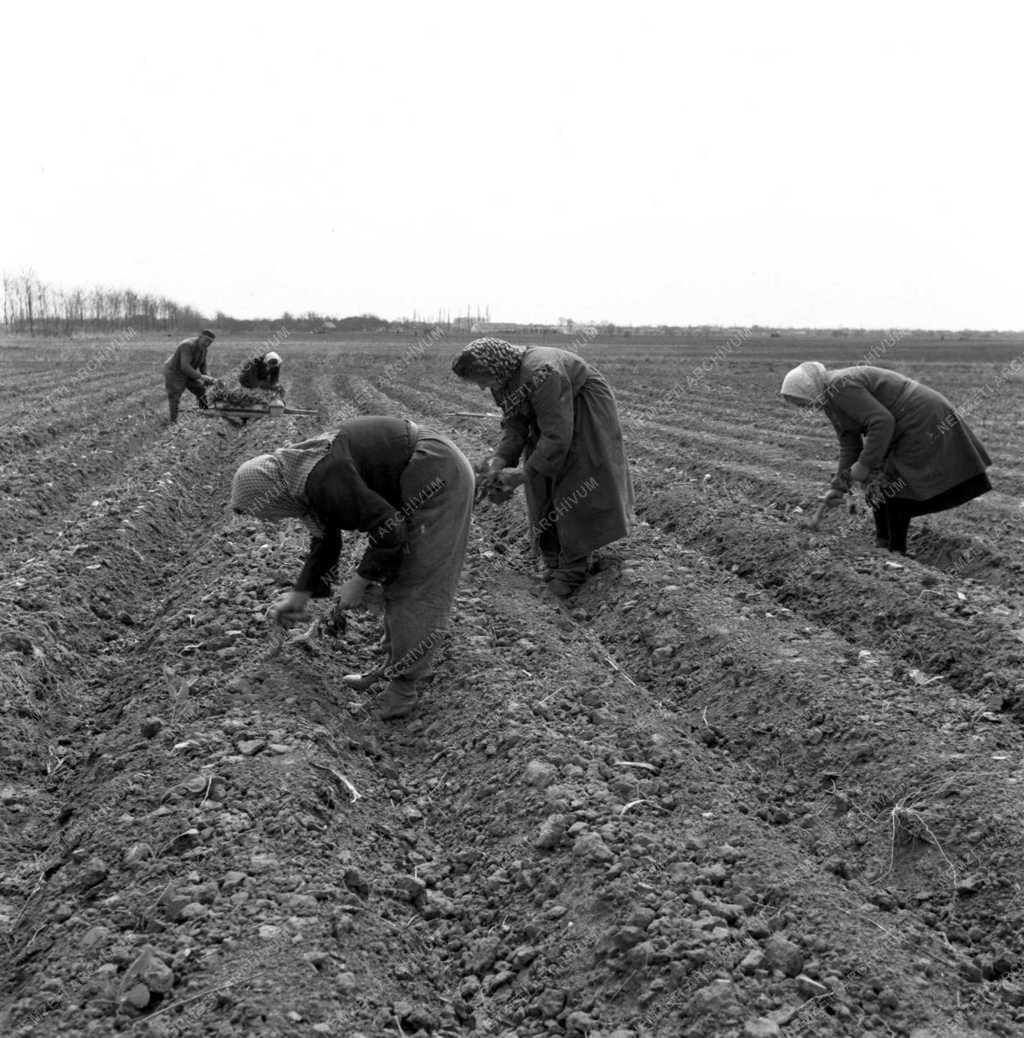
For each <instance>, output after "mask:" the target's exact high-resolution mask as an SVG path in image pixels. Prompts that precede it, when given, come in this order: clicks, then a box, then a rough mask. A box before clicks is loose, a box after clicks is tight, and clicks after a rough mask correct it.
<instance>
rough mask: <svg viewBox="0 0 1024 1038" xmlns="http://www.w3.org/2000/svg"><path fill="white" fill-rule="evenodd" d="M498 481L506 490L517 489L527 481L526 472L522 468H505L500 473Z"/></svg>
mask: <svg viewBox="0 0 1024 1038" xmlns="http://www.w3.org/2000/svg"><path fill="white" fill-rule="evenodd" d="M497 482H498V484H499V485H500V486H502V487H504V489H505V490H515V488H516V487H521V486H522V485H523V484H524V483H525V482H526V473H525V472H523V470H522V469H504V470H503V471H501V472H499V473H498V476H497Z"/></svg>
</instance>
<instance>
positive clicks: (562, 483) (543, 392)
mask: <svg viewBox="0 0 1024 1038" xmlns="http://www.w3.org/2000/svg"><path fill="white" fill-rule="evenodd" d="M452 370H453V371H454V372H455V374H456V375H458V376H459V378H462V379H465V380H466V381H468V382H473V383H475V384H476V385H478V386H480V387H481V388H483V389H489V390H490V391H491V394H492V396H493V397H494V400H495V402H496V403H497V404H498V405H499V406H500V407H501V410H502V416H503V420H502V430H503V435H502V438H501V441H500V442H499V443H498V446H497V447H496V448H495V450H494V457H493V458H491V459H490V461H489V462H488V463H487V469H488V472H490V473H492V474H494V473H501V482H502V483H503V485H504V486H506V487H514V486H518V485H519V484H525V487H526V501H527V507H528V509H529V515H530V526H531V531H532V534H533V539H534V544H535V546H536V548H537V549H538V551H539V552H540V555H541V558H542V559H543V561H544V565H545V567H546V570H547V573H546V579H547V581H548V587H549V588H550V589H551V591H552V592H553V593H554V594H556V595H558V596H559V597H563V598H564V597H566V596H568V595H571V594H572V593H573V591H575V590H576V589H577V588H578V587H579V586H580V585H581V584H582V583H583V582H584V580H586V576H587V566H588V558H589V554H590V552H592V551H594V550H596V549H597V548H601V547H603V546H604V545H606V544H611V543H612V542H613V541H617V540H619V538H621V537H625V536H626V535H627V534H628V533H629V528H630V521H631V516H632V511H633V486H632V483H631V481H630V475H629V465H628V463H627V461H626V454H625V450H624V447H623V443H622V429H621V427H620V426H619V416H618V412H617V410H616V407H615V397H614V396H613V395H612V391H611V389H610V388H609V386H608V383H607V382H606V381H605V380H604V376H602V375H601V374H600V373H599V372H598V371H596V370H595V369H594V368H592V367H591V366H590V365H589V364H587V362H586V361H584V360H583V359H582V358H581V357H579V356H577V354H575V353H570V352H568V351H567V350H559V349H555V348H553V347H548V346H513V345H512V344H511V343H508V342H505V341H504V340H502V339H492V338H485V339H476V340H474V341H473V342H471V343H470V344H469V345H468V346H467V347H466V348H465V349H464V350H463V351H462V352H461V353H460V354H459V355H458V357H456V358H455V361H454V362H453V363H452ZM520 456H522V458H523V465H522V469H516V468H515V466H516V465H517V464H518V462H519V459H520ZM505 469H512V470H513V471H511V472H505V471H503V470H505Z"/></svg>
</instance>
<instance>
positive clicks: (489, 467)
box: [484, 458, 505, 476]
mask: <svg viewBox="0 0 1024 1038" xmlns="http://www.w3.org/2000/svg"><path fill="white" fill-rule="evenodd" d="M504 467H505V459H504V458H488V459H487V464H486V465H485V466H484V472H485V473H486V474H487V475H488V476H494V475H497V474H498V473H499V472H501V470H502V469H503V468H504Z"/></svg>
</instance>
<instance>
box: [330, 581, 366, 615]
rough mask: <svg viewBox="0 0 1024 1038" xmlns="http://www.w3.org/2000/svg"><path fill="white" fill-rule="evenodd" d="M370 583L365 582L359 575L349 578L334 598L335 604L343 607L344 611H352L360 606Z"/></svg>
mask: <svg viewBox="0 0 1024 1038" xmlns="http://www.w3.org/2000/svg"><path fill="white" fill-rule="evenodd" d="M369 583H370V581H368V580H365V579H364V578H363V577H361V576H359V574H358V573H357V574H356V575H355V576H351V577H349V578H348V580H346V581H345V583H344V584H342V585H341V587H340V588H338V593H337V594H336V595H335V596H334V601H335V603H336V604H337V605H339V606H341V608H342V609H351V608H353V607H354V606H357V605H359V603H360V602H362V600H363V593H364V592H365V591H366V588H367V586H368V585H369Z"/></svg>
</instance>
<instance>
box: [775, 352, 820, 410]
mask: <svg viewBox="0 0 1024 1038" xmlns="http://www.w3.org/2000/svg"><path fill="white" fill-rule="evenodd" d="M825 373H826V369H825V365H824V364H819V363H818V361H816V360H805V361H804V362H803V364H799V365H797V366H796V367H795V368H793V370H792V371H790V372H789V373H788V374H787V375H786V377H785V378H784V379H783V380H782V388H781V389H780V390H779V392H780V393H781V394H782V395H783V396H793V397H796V398H797V400H807V401H809V402H810V403H812V404H822V403H824V402H825Z"/></svg>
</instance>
